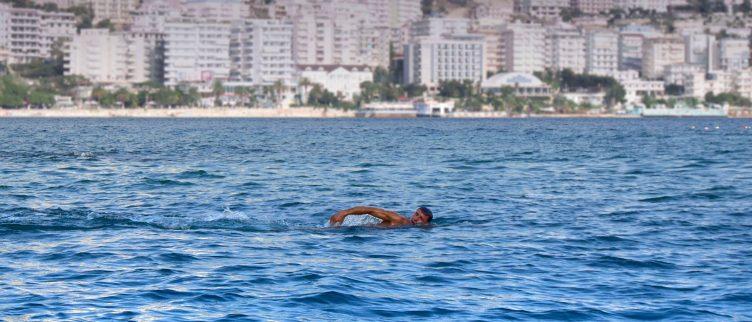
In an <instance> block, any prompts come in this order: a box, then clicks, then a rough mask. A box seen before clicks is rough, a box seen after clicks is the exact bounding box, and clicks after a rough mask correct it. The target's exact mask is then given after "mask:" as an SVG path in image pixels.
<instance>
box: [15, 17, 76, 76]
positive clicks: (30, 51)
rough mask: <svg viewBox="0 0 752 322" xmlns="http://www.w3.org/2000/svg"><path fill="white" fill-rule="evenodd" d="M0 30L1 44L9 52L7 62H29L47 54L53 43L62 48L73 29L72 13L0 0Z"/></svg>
mask: <svg viewBox="0 0 752 322" xmlns="http://www.w3.org/2000/svg"><path fill="white" fill-rule="evenodd" d="M0 32H2V35H0V47H3V46H4V47H5V48H6V50H7V51H8V52H9V59H8V60H9V62H10V63H11V64H16V63H28V62H31V61H33V60H35V59H42V58H49V57H50V56H51V55H52V50H53V49H54V47H55V46H58V47H59V49H61V50H62V49H64V48H65V42H67V41H69V40H70V38H71V37H72V36H73V35H75V33H76V27H75V17H74V15H73V14H71V13H65V12H46V11H43V10H36V9H24V8H13V7H11V6H9V5H6V4H0Z"/></svg>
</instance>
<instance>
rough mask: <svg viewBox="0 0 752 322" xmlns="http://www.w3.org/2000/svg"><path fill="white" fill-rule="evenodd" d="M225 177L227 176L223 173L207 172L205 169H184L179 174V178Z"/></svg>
mask: <svg viewBox="0 0 752 322" xmlns="http://www.w3.org/2000/svg"><path fill="white" fill-rule="evenodd" d="M224 177H225V176H223V175H219V174H211V173H209V172H206V171H204V170H193V171H184V172H181V173H180V174H179V175H178V178H181V179H193V178H198V179H221V178H224Z"/></svg>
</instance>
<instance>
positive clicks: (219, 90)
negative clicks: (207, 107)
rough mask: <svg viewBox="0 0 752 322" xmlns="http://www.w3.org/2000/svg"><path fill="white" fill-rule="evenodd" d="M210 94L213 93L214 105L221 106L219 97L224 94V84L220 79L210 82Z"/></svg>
mask: <svg viewBox="0 0 752 322" xmlns="http://www.w3.org/2000/svg"><path fill="white" fill-rule="evenodd" d="M212 94H213V95H214V106H222V100H221V99H220V97H221V96H222V95H224V94H225V86H224V84H222V81H220V80H218V79H217V80H215V81H214V83H213V84H212Z"/></svg>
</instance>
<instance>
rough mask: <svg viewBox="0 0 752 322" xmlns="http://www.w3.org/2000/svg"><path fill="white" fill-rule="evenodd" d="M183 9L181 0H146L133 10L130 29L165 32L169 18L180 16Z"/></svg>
mask: <svg viewBox="0 0 752 322" xmlns="http://www.w3.org/2000/svg"><path fill="white" fill-rule="evenodd" d="M182 10H183V7H182V4H181V2H180V0H145V1H144V2H142V3H141V6H139V7H138V9H137V10H135V11H133V12H132V14H131V16H132V19H133V23H132V24H131V27H130V30H131V31H135V32H145V33H159V34H164V32H165V23H166V22H167V20H169V19H177V18H180V14H181V12H182Z"/></svg>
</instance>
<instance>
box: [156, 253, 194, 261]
mask: <svg viewBox="0 0 752 322" xmlns="http://www.w3.org/2000/svg"><path fill="white" fill-rule="evenodd" d="M159 258H160V259H161V260H163V261H166V262H170V263H185V262H192V261H195V260H198V258H196V257H195V256H193V255H188V254H183V253H175V252H170V253H164V254H160V255H159Z"/></svg>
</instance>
